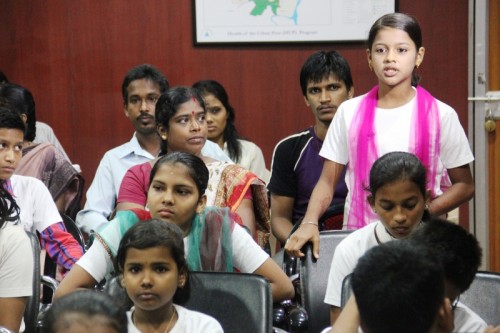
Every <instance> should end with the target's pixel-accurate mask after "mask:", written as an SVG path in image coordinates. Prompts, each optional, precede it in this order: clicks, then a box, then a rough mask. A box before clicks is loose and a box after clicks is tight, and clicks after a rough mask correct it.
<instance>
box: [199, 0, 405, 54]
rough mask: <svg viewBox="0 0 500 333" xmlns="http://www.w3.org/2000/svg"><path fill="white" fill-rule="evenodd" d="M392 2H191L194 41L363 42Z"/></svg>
mask: <svg viewBox="0 0 500 333" xmlns="http://www.w3.org/2000/svg"><path fill="white" fill-rule="evenodd" d="M395 1H396V0H193V12H194V19H193V20H194V43H195V45H201V44H221V43H276V42H335V41H362V40H365V39H366V38H367V36H368V30H369V29H370V27H371V25H372V24H373V22H375V20H376V19H377V18H379V17H380V16H382V15H384V14H387V13H392V12H394V11H395V10H396V3H395Z"/></svg>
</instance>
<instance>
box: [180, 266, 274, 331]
mask: <svg viewBox="0 0 500 333" xmlns="http://www.w3.org/2000/svg"><path fill="white" fill-rule="evenodd" d="M190 283H191V296H190V297H189V300H188V302H187V303H186V304H185V305H184V306H186V307H187V308H188V309H191V310H195V311H199V312H202V313H205V314H208V315H210V316H212V317H214V318H215V319H217V320H218V321H219V323H220V324H221V325H222V328H223V329H224V332H229V333H231V332H239V333H246V332H248V333H268V332H272V295H271V286H270V284H269V282H268V281H267V280H266V279H265V278H264V277H262V276H260V275H255V274H244V273H221V272H192V273H190Z"/></svg>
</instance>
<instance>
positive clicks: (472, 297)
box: [460, 272, 500, 326]
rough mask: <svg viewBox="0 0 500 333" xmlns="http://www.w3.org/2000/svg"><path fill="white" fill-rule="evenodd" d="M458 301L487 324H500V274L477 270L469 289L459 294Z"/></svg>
mask: <svg viewBox="0 0 500 333" xmlns="http://www.w3.org/2000/svg"><path fill="white" fill-rule="evenodd" d="M460 302H461V303H463V304H465V305H467V306H468V307H469V308H470V309H471V310H472V311H474V312H475V313H477V315H479V317H481V318H483V319H484V321H485V322H486V323H487V324H489V325H494V326H497V325H500V274H498V273H493V272H478V273H477V274H476V278H475V279H474V281H473V282H472V284H471V286H470V288H469V289H467V290H466V291H465V292H464V293H463V294H462V295H460Z"/></svg>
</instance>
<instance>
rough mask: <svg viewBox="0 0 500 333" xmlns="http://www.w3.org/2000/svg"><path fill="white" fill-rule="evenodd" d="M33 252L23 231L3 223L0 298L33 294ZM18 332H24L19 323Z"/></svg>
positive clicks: (16, 226)
mask: <svg viewBox="0 0 500 333" xmlns="http://www.w3.org/2000/svg"><path fill="white" fill-rule="evenodd" d="M33 267H34V263H33V250H32V249H31V242H30V240H29V238H28V235H26V232H25V231H24V229H23V228H22V227H21V226H19V225H13V224H10V223H5V224H4V226H3V227H2V228H1V229H0V298H10V297H24V296H31V295H32V294H33V282H32V281H33ZM20 326H21V327H20V332H23V331H24V321H21V325H20Z"/></svg>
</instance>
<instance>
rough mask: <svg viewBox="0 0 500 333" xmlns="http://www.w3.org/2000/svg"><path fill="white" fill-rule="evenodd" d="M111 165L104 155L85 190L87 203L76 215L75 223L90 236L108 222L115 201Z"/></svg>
mask: <svg viewBox="0 0 500 333" xmlns="http://www.w3.org/2000/svg"><path fill="white" fill-rule="evenodd" d="M111 170H112V169H111V165H110V163H109V160H108V157H107V156H106V155H104V157H103V159H102V160H101V163H100V164H99V167H98V168H97V171H96V173H95V176H94V180H93V181H92V184H91V185H90V187H89V189H88V190H87V201H86V203H85V206H84V208H83V210H81V211H80V212H78V214H77V215H76V223H77V224H78V226H79V227H80V228H82V229H83V231H84V232H86V233H88V234H90V232H91V230H96V229H97V228H98V227H99V226H100V225H102V224H104V223H106V222H108V216H110V215H111V213H112V212H113V209H114V206H115V201H116V189H115V186H114V183H113V176H112V171H111Z"/></svg>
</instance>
